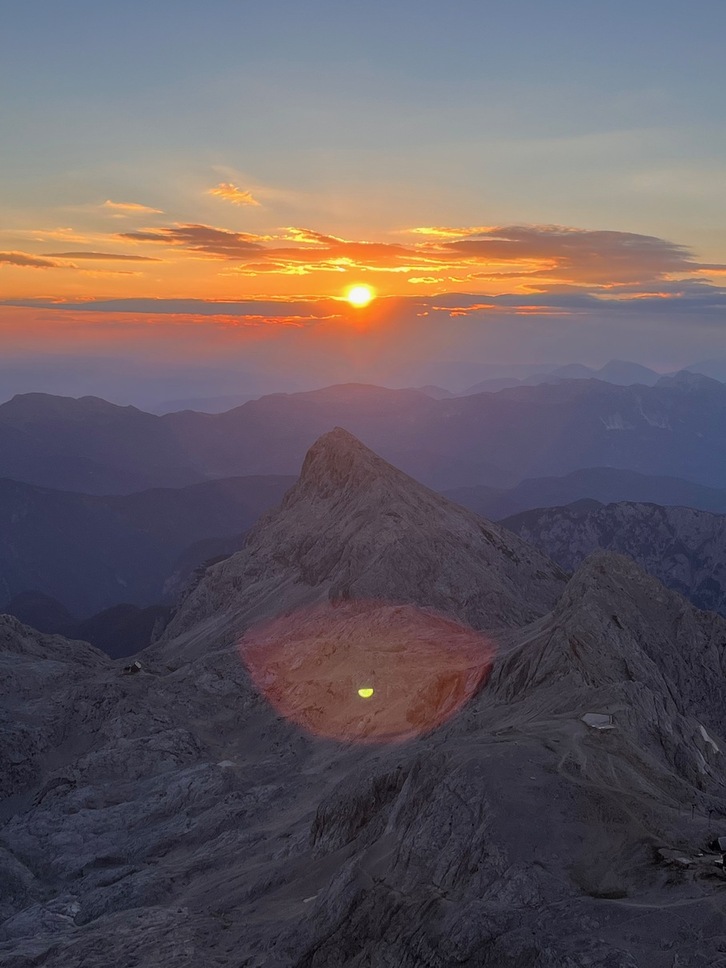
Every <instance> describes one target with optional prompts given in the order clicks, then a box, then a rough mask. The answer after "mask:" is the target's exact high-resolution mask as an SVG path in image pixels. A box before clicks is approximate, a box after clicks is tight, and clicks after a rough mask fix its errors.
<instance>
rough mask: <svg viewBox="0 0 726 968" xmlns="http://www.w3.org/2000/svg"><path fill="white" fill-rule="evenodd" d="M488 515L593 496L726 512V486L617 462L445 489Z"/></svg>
mask: <svg viewBox="0 0 726 968" xmlns="http://www.w3.org/2000/svg"><path fill="white" fill-rule="evenodd" d="M443 493H444V494H445V495H446V497H448V498H449V499H450V500H452V501H456V503H457V504H462V505H463V506H464V507H467V508H469V509H470V510H472V511H474V512H475V513H476V514H481V515H482V516H483V517H485V518H492V519H493V520H495V521H496V520H499V519H500V518H506V517H509V516H510V515H512V514H517V513H518V512H520V511H528V510H531V509H533V508H549V507H560V506H562V505H565V504H572V503H573V502H574V501H580V500H583V499H590V500H594V501H599V502H600V503H602V504H613V503H615V502H617V501H639V502H646V503H650V504H663V505H669V506H680V507H690V508H698V509H699V510H701V511H713V512H715V513H717V514H726V488H723V489H720V488H714V487H704V485H702V484H693V483H691V482H690V481H684V480H681V479H679V478H677V477H655V476H653V475H651V474H638V473H637V472H636V471H628V470H619V469H618V468H616V467H588V468H584V469H583V470H579V471H572V473H570V474H566V475H565V476H564V477H538V478H530V479H528V480H525V481H522V482H521V483H520V484H517V485H516V486H515V487H513V488H510V489H508V490H507V489H504V488H496V487H487V486H486V485H479V486H478V487H457V488H452V489H450V490H445V491H444V492H443Z"/></svg>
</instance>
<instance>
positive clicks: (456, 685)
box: [240, 602, 493, 743]
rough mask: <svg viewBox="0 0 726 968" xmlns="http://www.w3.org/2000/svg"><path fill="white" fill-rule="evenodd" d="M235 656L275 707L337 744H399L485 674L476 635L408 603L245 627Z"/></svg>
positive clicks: (453, 705)
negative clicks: (238, 651)
mask: <svg viewBox="0 0 726 968" xmlns="http://www.w3.org/2000/svg"><path fill="white" fill-rule="evenodd" d="M240 655H241V657H242V660H243V661H244V663H245V665H246V666H247V668H248V670H249V671H250V674H251V675H252V678H253V680H254V681H255V683H256V684H257V686H258V688H259V689H260V690H261V692H262V693H263V694H264V696H265V697H266V698H267V700H268V701H269V702H270V703H272V705H273V706H274V707H275V709H276V710H277V711H278V712H279V713H280V714H282V715H283V716H285V717H287V718H288V719H290V720H292V721H293V722H295V723H297V724H298V725H299V726H301V727H302V728H303V729H305V730H306V731H307V732H309V733H312V734H313V735H317V736H324V737H327V738H329V739H336V740H340V741H343V742H358V743H386V742H403V741H404V740H410V739H413V738H415V737H417V736H421V735H424V734H425V733H428V732H430V731H431V730H433V729H435V728H436V727H437V726H440V725H441V724H442V723H443V722H445V721H446V720H447V719H449V718H450V717H451V716H453V715H454V713H456V712H457V710H459V709H460V708H461V707H462V706H463V705H464V703H465V702H466V701H467V700H468V699H470V698H471V697H472V696H473V695H474V694H475V693H476V692H477V690H478V689H479V688H481V686H482V684H483V683H484V682H485V681H486V677H487V675H488V674H489V670H490V668H491V662H492V656H493V648H492V645H491V643H490V641H489V640H488V639H487V638H486V637H485V636H484V635H482V634H481V633H478V632H474V631H473V630H472V629H470V628H467V627H465V626H463V625H460V624H459V623H457V622H454V621H452V620H451V619H449V618H445V617H444V616H441V615H437V614H434V613H432V612H430V611H427V610H424V609H420V608H416V607H414V606H412V605H385V604H382V603H379V602H346V603H342V604H338V605H330V604H327V605H318V606H315V607H313V608H310V609H302V610H298V611H296V612H293V613H292V614H289V615H285V616H282V617H281V618H278V619H275V620H274V621H273V622H271V623H269V624H267V625H265V626H263V627H262V628H259V629H253V630H251V631H250V632H249V633H248V634H247V635H246V636H245V637H244V638H243V639H242V641H241V642H240Z"/></svg>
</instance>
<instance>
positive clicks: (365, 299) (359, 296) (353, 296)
mask: <svg viewBox="0 0 726 968" xmlns="http://www.w3.org/2000/svg"><path fill="white" fill-rule="evenodd" d="M345 298H346V299H347V300H348V302H349V303H350V304H351V306H356V307H361V306H367V305H368V303H369V302H370V301H371V299H373V290H372V289H371V288H370V286H353V288H352V289H349V290H348V293H347V295H346V297H345Z"/></svg>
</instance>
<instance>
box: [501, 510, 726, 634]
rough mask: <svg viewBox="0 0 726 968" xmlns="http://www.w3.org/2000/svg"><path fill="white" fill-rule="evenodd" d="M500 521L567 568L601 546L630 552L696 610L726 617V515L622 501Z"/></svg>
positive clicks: (570, 567) (575, 565) (529, 514)
mask: <svg viewBox="0 0 726 968" xmlns="http://www.w3.org/2000/svg"><path fill="white" fill-rule="evenodd" d="M502 524H504V525H506V526H507V527H509V528H511V529H512V530H513V531H516V532H517V534H518V535H520V537H521V538H523V539H524V540H525V541H529V542H531V544H533V545H536V546H537V547H538V548H541V549H542V551H543V552H544V553H545V554H547V555H549V556H550V557H551V558H553V559H554V560H555V561H557V562H558V563H559V564H560V565H562V567H563V568H566V569H567V570H568V571H572V570H573V569H575V568H577V566H578V565H579V564H580V563H581V562H582V561H583V560H584V559H585V558H586V557H587V555H589V554H591V553H592V552H593V551H596V550H597V549H598V548H602V549H604V550H608V551H616V552H619V553H621V554H626V555H628V556H629V557H631V558H632V559H633V560H634V561H637V562H638V564H639V565H640V566H641V568H644V569H645V570H646V571H647V572H649V573H650V574H651V575H654V576H655V577H656V578H658V579H659V581H662V582H663V584H664V585H667V586H668V587H669V588H673V589H675V591H678V592H680V593H681V594H682V595H686V596H687V597H688V598H690V599H691V601H692V602H693V603H694V604H695V605H697V606H698V608H704V609H713V610H714V611H717V612H720V613H721V614H722V615H726V515H722V514H709V513H708V512H707V511H696V510H694V509H693V508H683V507H659V506H658V505H655V504H639V503H638V504H636V503H631V502H622V503H620V504H609V505H607V507H587V506H584V507H582V506H581V507H559V508H544V509H542V508H540V509H538V510H536V511H526V512H524V513H523V514H518V515H516V516H515V517H513V518H508V519H507V520H506V521H504V522H502Z"/></svg>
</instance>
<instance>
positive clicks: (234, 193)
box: [207, 182, 260, 205]
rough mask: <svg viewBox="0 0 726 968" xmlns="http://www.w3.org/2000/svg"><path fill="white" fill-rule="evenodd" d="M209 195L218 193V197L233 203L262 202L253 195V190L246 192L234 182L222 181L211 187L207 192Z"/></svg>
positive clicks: (248, 203)
mask: <svg viewBox="0 0 726 968" xmlns="http://www.w3.org/2000/svg"><path fill="white" fill-rule="evenodd" d="M207 194H208V195H216V196H217V198H222V199H224V201H225V202H231V203H232V205H259V204H260V203H259V202H258V201H257V199H256V198H255V197H254V196H253V195H252V192H246V191H244V190H243V189H241V188H238V187H237V186H236V185H233V184H232V182H220V183H219V184H218V185H215V187H214V188H210V189H209V190H208V192H207Z"/></svg>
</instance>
